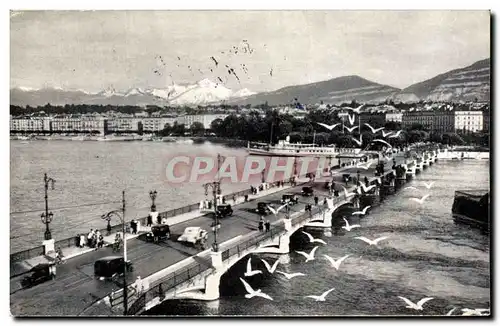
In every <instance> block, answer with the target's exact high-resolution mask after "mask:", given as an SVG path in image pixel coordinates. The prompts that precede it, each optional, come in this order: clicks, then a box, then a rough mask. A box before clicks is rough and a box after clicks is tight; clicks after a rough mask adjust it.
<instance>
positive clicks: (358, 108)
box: [348, 104, 365, 114]
mask: <svg viewBox="0 0 500 326" xmlns="http://www.w3.org/2000/svg"><path fill="white" fill-rule="evenodd" d="M363 106H365V105H364V104H361V105H360V106H358V107H357V108H355V109H353V108H348V109H350V110H351V111H353V112H356V113H358V114H359V110H361V108H362V107H363Z"/></svg>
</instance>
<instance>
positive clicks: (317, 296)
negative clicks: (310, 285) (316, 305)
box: [306, 288, 335, 301]
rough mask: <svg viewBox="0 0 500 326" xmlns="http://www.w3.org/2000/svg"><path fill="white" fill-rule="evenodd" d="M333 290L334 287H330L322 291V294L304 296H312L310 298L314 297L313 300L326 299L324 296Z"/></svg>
mask: <svg viewBox="0 0 500 326" xmlns="http://www.w3.org/2000/svg"><path fill="white" fill-rule="evenodd" d="M333 290H335V288H332V289H330V290H328V291H325V292H323V294H322V295H308V296H306V298H312V299H314V300H316V301H326V296H327V295H328V294H329V293H330V292H332V291H333Z"/></svg>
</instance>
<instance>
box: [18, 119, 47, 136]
mask: <svg viewBox="0 0 500 326" xmlns="http://www.w3.org/2000/svg"><path fill="white" fill-rule="evenodd" d="M44 126H45V124H44V118H34V117H14V118H12V117H11V119H10V131H11V132H43V131H44Z"/></svg>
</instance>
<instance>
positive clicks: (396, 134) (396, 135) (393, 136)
mask: <svg viewBox="0 0 500 326" xmlns="http://www.w3.org/2000/svg"><path fill="white" fill-rule="evenodd" d="M401 131H402V130H398V132H397V133H395V134H394V135H391V136H389V138H396V137H399V134H401Z"/></svg>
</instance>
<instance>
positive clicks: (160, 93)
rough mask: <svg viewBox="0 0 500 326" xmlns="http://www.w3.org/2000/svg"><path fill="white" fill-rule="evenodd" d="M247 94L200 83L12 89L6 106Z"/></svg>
mask: <svg viewBox="0 0 500 326" xmlns="http://www.w3.org/2000/svg"><path fill="white" fill-rule="evenodd" d="M251 94H254V93H253V92H251V91H250V90H248V89H246V88H245V89H242V90H239V91H237V92H233V91H232V90H231V89H229V88H226V87H224V86H223V85H221V84H217V83H214V82H212V81H211V80H209V79H203V80H200V81H199V82H197V83H196V84H187V85H177V84H174V85H170V86H166V87H165V88H148V89H143V88H137V87H136V88H131V89H128V90H125V91H117V90H116V89H115V88H114V87H113V86H110V87H108V88H106V89H104V90H102V91H100V92H97V93H96V92H94V93H91V92H86V91H83V90H77V91H74V90H63V89H58V88H43V89H34V88H29V87H15V88H12V89H11V90H10V95H11V96H10V102H11V104H12V105H20V106H26V105H30V106H39V105H45V104H47V103H50V104H52V105H65V104H97V105H108V104H109V105H148V104H155V105H203V104H208V103H217V102H221V101H224V100H227V99H229V98H236V97H241V96H249V95H251Z"/></svg>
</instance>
